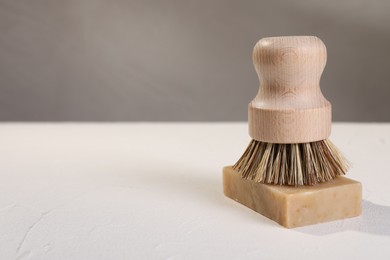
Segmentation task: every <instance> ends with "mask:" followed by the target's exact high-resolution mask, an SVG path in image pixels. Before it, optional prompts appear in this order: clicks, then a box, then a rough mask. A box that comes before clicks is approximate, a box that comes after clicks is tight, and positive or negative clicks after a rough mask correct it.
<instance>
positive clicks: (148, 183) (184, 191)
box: [120, 165, 277, 225]
mask: <svg viewBox="0 0 390 260" xmlns="http://www.w3.org/2000/svg"><path fill="white" fill-rule="evenodd" d="M161 169H162V170H161V171H160V172H155V171H147V170H146V171H144V172H143V173H142V174H141V175H137V176H136V177H134V176H131V175H121V176H120V179H121V181H120V182H121V184H122V185H125V186H127V184H131V186H138V187H144V188H146V187H147V188H149V189H150V188H151V189H153V190H154V191H155V192H156V194H166V191H169V192H170V193H174V194H176V196H178V197H181V198H185V199H186V200H188V203H193V202H199V201H202V202H201V203H202V204H203V203H205V204H209V205H211V206H213V207H218V208H220V209H221V210H227V211H237V212H240V214H241V213H242V214H246V215H247V217H248V218H249V219H251V220H252V221H255V222H257V223H260V222H264V223H269V224H274V225H277V224H276V223H275V222H273V221H272V220H270V219H268V218H266V217H264V216H262V215H260V214H258V213H257V212H255V211H253V210H252V209H250V208H247V207H245V206H243V205H242V204H240V203H238V202H235V201H233V200H232V199H230V198H228V197H226V196H225V194H224V192H223V177H222V169H223V168H222V167H221V168H220V169H215V170H210V169H204V168H201V167H199V168H191V169H183V168H181V167H176V168H174V167H171V166H170V165H168V166H162V167H161ZM232 213H233V214H234V212H232Z"/></svg>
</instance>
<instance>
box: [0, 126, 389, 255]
mask: <svg viewBox="0 0 390 260" xmlns="http://www.w3.org/2000/svg"><path fill="white" fill-rule="evenodd" d="M331 140H332V141H333V142H334V143H335V144H336V145H337V146H338V147H339V148H340V149H341V150H342V151H343V152H344V154H345V155H346V156H347V157H348V159H349V160H350V161H351V162H352V164H353V168H352V169H351V171H350V172H349V174H348V176H349V177H350V178H353V179H356V180H358V181H361V182H362V184H363V214H362V216H360V217H357V218H353V219H347V220H341V221H335V222H330V223H326V224H320V225H315V226H308V227H303V228H296V229H285V228H283V227H281V226H279V225H278V224H276V223H274V222H272V221H270V220H268V219H266V218H264V217H263V216H261V215H259V214H257V213H255V212H254V211H252V210H250V209H248V208H246V207H244V206H242V205H240V204H238V203H236V202H234V201H232V200H230V199H228V198H226V197H225V196H224V195H223V193H222V178H221V177H222V167H223V166H225V165H230V164H232V163H234V162H235V160H236V159H238V157H239V156H240V155H241V153H242V152H243V151H244V149H245V148H246V145H247V144H248V142H249V137H248V134H247V126H246V124H245V123H182V124H176V123H170V124H163V123H161V124H160V123H154V124H147V123H112V124H108V123H107V124H70V123H65V124H64V123H58V124H49V123H47V124H46V123H40V124H23V123H18V124H14V123H3V124H0V160H1V161H0V162H1V163H0V258H1V259H15V258H18V259H145V258H147V259H183V258H189V259H201V258H202V259H203V258H210V259H226V258H233V259H237V258H244V259H259V258H263V259H287V258H288V259H302V258H304V259H306V258H307V259H369V258H371V259H390V250H389V245H390V188H389V185H390V166H389V163H390V124H340V123H339V124H334V126H333V133H332V136H331Z"/></svg>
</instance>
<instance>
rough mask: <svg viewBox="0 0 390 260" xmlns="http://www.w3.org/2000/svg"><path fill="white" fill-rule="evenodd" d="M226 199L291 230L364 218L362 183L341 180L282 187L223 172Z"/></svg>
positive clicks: (230, 172)
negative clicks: (328, 222) (334, 221)
mask: <svg viewBox="0 0 390 260" xmlns="http://www.w3.org/2000/svg"><path fill="white" fill-rule="evenodd" d="M223 189H224V193H225V195H226V196H228V197H229V198H231V199H233V200H235V201H238V202H240V203H241V204H243V205H245V206H247V207H249V208H251V209H253V210H254V211H257V212H259V213H260V214H262V215H264V216H266V217H268V218H270V219H272V220H274V221H276V222H278V223H279V224H280V225H283V226H285V227H287V228H294V227H300V226H306V225H311V224H317V223H322V222H327V221H332V220H337V219H343V218H350V217H355V216H359V215H360V214H361V210H362V209H361V200H362V186H361V184H360V182H357V181H354V180H351V179H348V178H345V177H337V178H336V179H334V180H332V181H329V182H326V183H321V184H317V185H314V186H301V187H291V186H279V185H269V184H263V183H257V182H254V181H250V180H245V179H243V178H241V177H240V176H239V175H238V173H237V172H236V171H234V170H233V169H232V167H230V166H228V167H225V168H224V169H223Z"/></svg>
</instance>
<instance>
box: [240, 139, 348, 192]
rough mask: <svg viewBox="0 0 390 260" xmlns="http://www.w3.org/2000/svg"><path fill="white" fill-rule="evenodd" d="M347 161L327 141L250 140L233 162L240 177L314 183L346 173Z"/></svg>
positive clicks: (263, 180) (264, 180)
mask: <svg viewBox="0 0 390 260" xmlns="http://www.w3.org/2000/svg"><path fill="white" fill-rule="evenodd" d="M348 168H349V166H348V162H347V160H346V159H345V158H344V157H343V156H342V154H341V153H340V152H339V150H338V149H337V148H336V147H335V146H334V145H333V144H332V143H331V142H330V140H328V139H327V140H322V141H317V142H311V143H300V144H273V143H265V142H260V141H256V140H252V141H251V142H250V144H249V146H248V148H247V149H246V150H245V152H244V154H243V155H242V156H241V158H240V159H239V160H238V162H237V163H236V164H235V165H234V166H233V169H235V170H237V171H238V173H239V174H240V175H241V177H243V178H245V179H249V180H253V181H256V182H262V183H267V184H280V185H293V186H300V185H313V184H316V183H320V182H326V181H329V180H332V179H333V178H335V177H336V176H337V175H342V174H345V173H346V172H347V170H348Z"/></svg>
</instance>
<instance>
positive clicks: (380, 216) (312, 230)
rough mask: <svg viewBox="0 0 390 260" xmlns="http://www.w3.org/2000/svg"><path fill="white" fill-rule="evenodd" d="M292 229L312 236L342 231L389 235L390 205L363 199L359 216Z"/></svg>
mask: <svg viewBox="0 0 390 260" xmlns="http://www.w3.org/2000/svg"><path fill="white" fill-rule="evenodd" d="M294 231H298V232H300V233H305V234H310V235H314V236H325V235H331V234H335V233H339V232H343V231H357V232H362V233H368V234H373V235H381V236H390V207H389V206H384V205H379V204H375V203H372V202H370V201H367V200H363V201H362V215H361V216H360V217H355V218H350V219H344V220H339V221H333V222H329V223H324V224H320V225H313V226H306V227H301V228H295V229H294Z"/></svg>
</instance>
